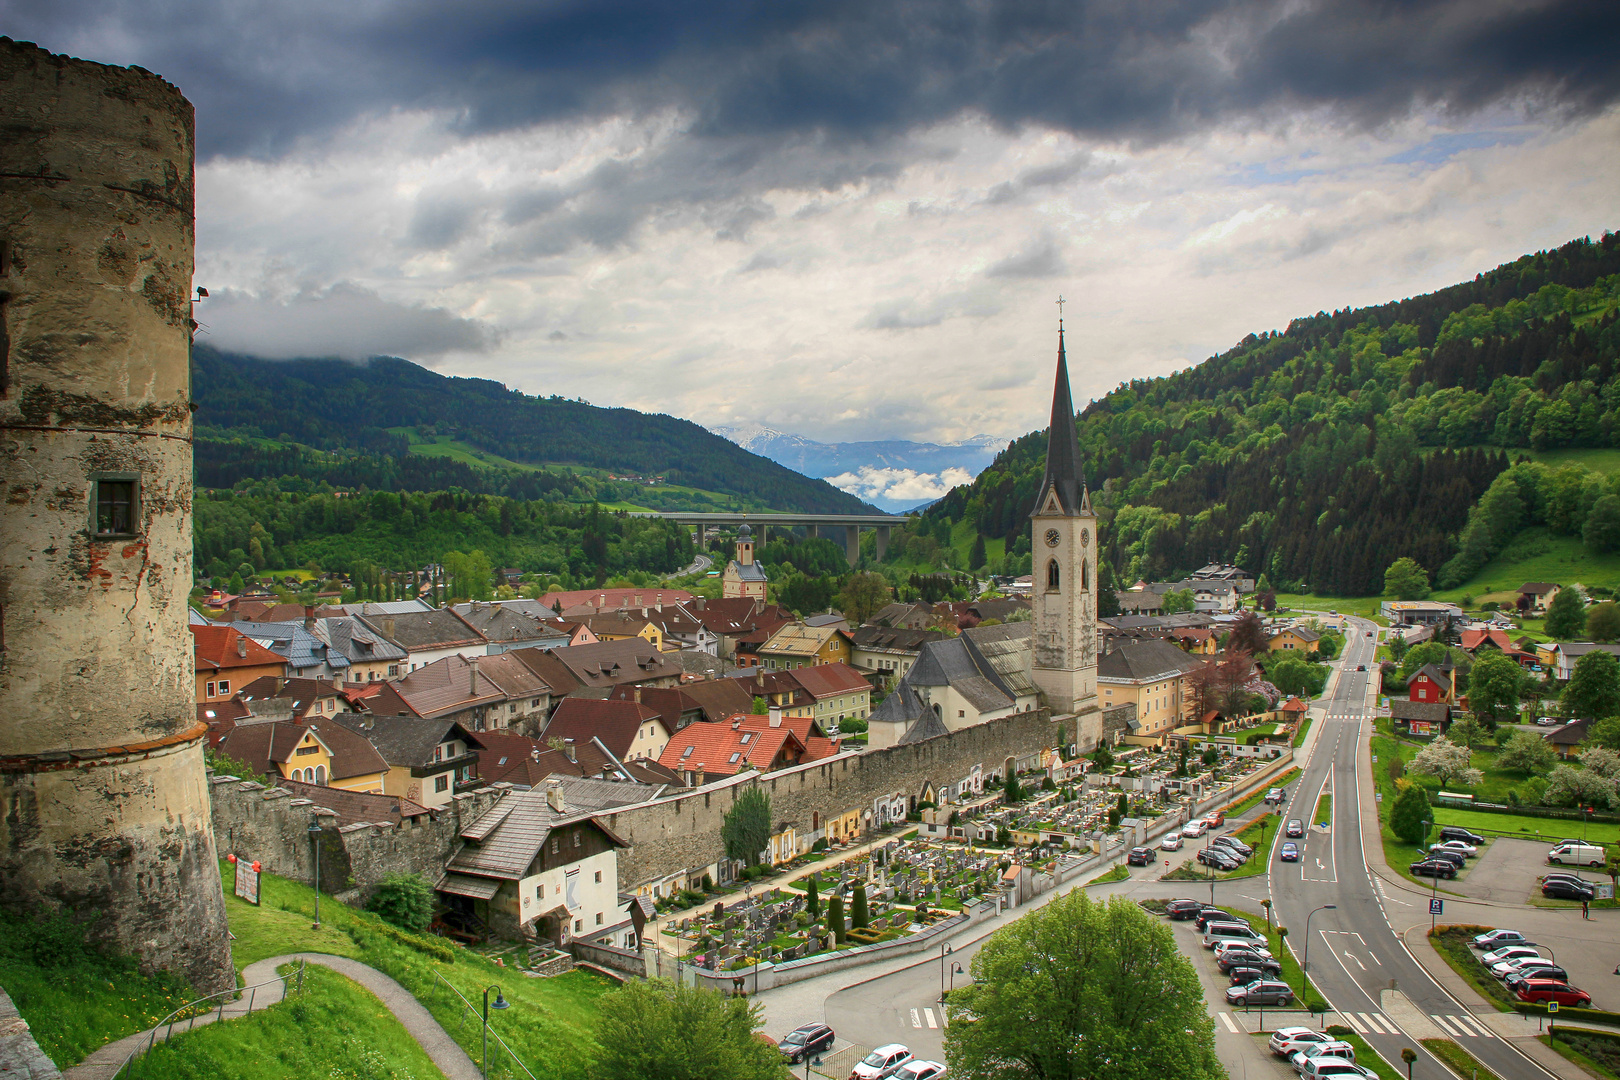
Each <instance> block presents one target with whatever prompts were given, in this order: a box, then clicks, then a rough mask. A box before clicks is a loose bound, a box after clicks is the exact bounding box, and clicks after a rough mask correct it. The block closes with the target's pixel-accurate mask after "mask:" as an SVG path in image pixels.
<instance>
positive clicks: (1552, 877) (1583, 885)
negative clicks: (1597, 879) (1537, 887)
mask: <svg viewBox="0 0 1620 1080" xmlns="http://www.w3.org/2000/svg"><path fill="white" fill-rule="evenodd" d="M1549 881H1562V882H1564V883H1565V884H1567V885H1574V886H1575V887H1576V888H1578V889H1588V888H1592V887H1594V883H1593V882H1590V881H1587V880H1586V879H1585V878H1583V877H1581V876H1580V875H1579V874H1566V873H1564V872H1562V871H1558V870H1555V871H1553V872H1552V873H1550V874H1544V875H1542V878H1541V884H1543V885H1545V884H1546V883H1547V882H1549Z"/></svg>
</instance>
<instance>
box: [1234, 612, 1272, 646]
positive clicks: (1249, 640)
mask: <svg viewBox="0 0 1620 1080" xmlns="http://www.w3.org/2000/svg"><path fill="white" fill-rule="evenodd" d="M1269 640H1270V639H1269V637H1268V636H1267V634H1266V627H1265V623H1263V622H1262V621H1261V620H1260V616H1258V615H1256V614H1255V613H1254V612H1252V611H1245V612H1244V613H1243V614H1242V615H1239V616H1238V617H1237V621H1236V622H1234V623H1233V624H1232V632H1231V636H1230V637H1228V638H1227V639H1226V647H1227V648H1228V649H1242V650H1243V651H1244V652H1246V653H1248V654H1249V655H1250V656H1258V655H1260V654H1261V653H1263V652H1265V651H1266V643H1267V642H1268V641H1269Z"/></svg>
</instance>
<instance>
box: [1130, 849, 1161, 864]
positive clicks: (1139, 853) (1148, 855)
mask: <svg viewBox="0 0 1620 1080" xmlns="http://www.w3.org/2000/svg"><path fill="white" fill-rule="evenodd" d="M1157 858H1158V856H1157V855H1155V854H1153V849H1152V848H1150V847H1133V848H1131V850H1130V851H1129V852H1128V853H1127V854H1126V856H1125V864H1126V865H1127V866H1152V865H1153V863H1154V861H1155V860H1156V859H1157Z"/></svg>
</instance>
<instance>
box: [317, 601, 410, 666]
mask: <svg viewBox="0 0 1620 1080" xmlns="http://www.w3.org/2000/svg"><path fill="white" fill-rule="evenodd" d="M312 632H313V633H314V635H315V636H316V637H318V638H320V639H321V640H322V641H324V642H326V645H327V648H328V650H329V651H330V652H333V653H336V654H337V655H339V656H342V657H343V658H344V659H345V660H347V661H348V668H347V670H346V671H345V673H344V678H345V679H347V680H348V681H349V682H380V681H383V680H386V679H397V678H399V677H400V676H401V675H403V674H405V672H406V671H407V670H409V668H408V664H409V662H410V654H409V653H407V652H406V651H405V650H404V649H402V648H400V647H399V646H398V645H395V644H394V643H393V642H391V641H389V640H388V639H387V638H385V637H383V636H382V635H381V634H379V633H377V632H375V631H374V630H372V629H371V628H370V627H369V626H367V625H366V624H365V623H363V622H361V621H360V620H359V619H356V618H353V617H352V616H347V615H343V616H339V617H337V618H331V619H316V620H315V627H314V630H313V631H312Z"/></svg>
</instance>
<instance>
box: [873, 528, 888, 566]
mask: <svg viewBox="0 0 1620 1080" xmlns="http://www.w3.org/2000/svg"><path fill="white" fill-rule="evenodd" d="M874 531H875V532H876V533H877V536H876V537H875V539H876V540H877V560H878V562H882V561H883V556H884V555H887V554H888V552H889V527H888V526H887V525H879V526H878V527H877V529H876V530H874Z"/></svg>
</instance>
